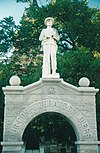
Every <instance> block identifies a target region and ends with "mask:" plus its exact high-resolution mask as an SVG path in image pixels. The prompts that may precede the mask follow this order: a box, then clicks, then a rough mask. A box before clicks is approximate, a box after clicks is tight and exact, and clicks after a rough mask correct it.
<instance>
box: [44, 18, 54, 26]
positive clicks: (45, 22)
mask: <svg viewBox="0 0 100 153" xmlns="http://www.w3.org/2000/svg"><path fill="white" fill-rule="evenodd" d="M48 20H52V24H54V18H52V17H48V18H46V19H45V20H44V24H45V25H47V21H48Z"/></svg>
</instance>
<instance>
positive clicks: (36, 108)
mask: <svg viewBox="0 0 100 153" xmlns="http://www.w3.org/2000/svg"><path fill="white" fill-rule="evenodd" d="M49 111H54V112H59V113H61V114H63V115H65V114H66V113H67V115H70V116H72V117H74V118H75V119H76V120H77V121H78V124H80V125H81V127H82V129H83V131H84V137H85V138H90V137H92V133H91V128H90V126H89V123H88V121H87V120H86V119H85V116H84V115H83V114H82V113H81V112H80V111H79V110H78V109H77V108H76V107H73V106H72V105H70V104H69V103H67V102H63V101H60V100H56V99H51V98H47V99H43V100H41V101H37V102H35V103H32V104H31V105H29V106H28V107H27V108H26V109H24V110H23V111H22V112H21V113H20V115H19V116H18V117H17V119H16V120H15V122H14V123H13V125H12V127H11V135H10V137H11V139H14V138H15V135H16V134H17V133H19V132H20V129H21V127H22V126H23V123H25V121H26V120H29V121H30V118H31V116H33V115H34V117H35V116H36V115H39V114H41V113H44V112H49ZM67 115H66V116H67ZM26 126H27V125H26Z"/></svg>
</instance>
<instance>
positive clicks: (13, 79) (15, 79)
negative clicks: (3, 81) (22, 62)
mask: <svg viewBox="0 0 100 153" xmlns="http://www.w3.org/2000/svg"><path fill="white" fill-rule="evenodd" d="M9 83H10V85H11V86H19V85H20V83H21V80H20V78H19V77H18V76H16V75H14V76H12V77H11V78H10V80H9Z"/></svg>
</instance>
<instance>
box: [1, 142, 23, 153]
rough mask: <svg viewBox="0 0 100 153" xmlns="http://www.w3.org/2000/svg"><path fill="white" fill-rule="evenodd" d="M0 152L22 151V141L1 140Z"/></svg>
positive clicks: (14, 152) (18, 152)
mask: <svg viewBox="0 0 100 153" xmlns="http://www.w3.org/2000/svg"><path fill="white" fill-rule="evenodd" d="M1 145H2V146H3V150H2V153H22V146H23V142H1Z"/></svg>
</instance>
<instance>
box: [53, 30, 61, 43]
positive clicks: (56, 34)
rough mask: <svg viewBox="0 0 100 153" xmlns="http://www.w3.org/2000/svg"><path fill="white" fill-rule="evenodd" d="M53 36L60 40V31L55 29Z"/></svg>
mask: <svg viewBox="0 0 100 153" xmlns="http://www.w3.org/2000/svg"><path fill="white" fill-rule="evenodd" d="M53 38H54V39H55V40H56V41H59V39H60V35H59V33H58V31H57V30H56V29H54V35H53Z"/></svg>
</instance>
